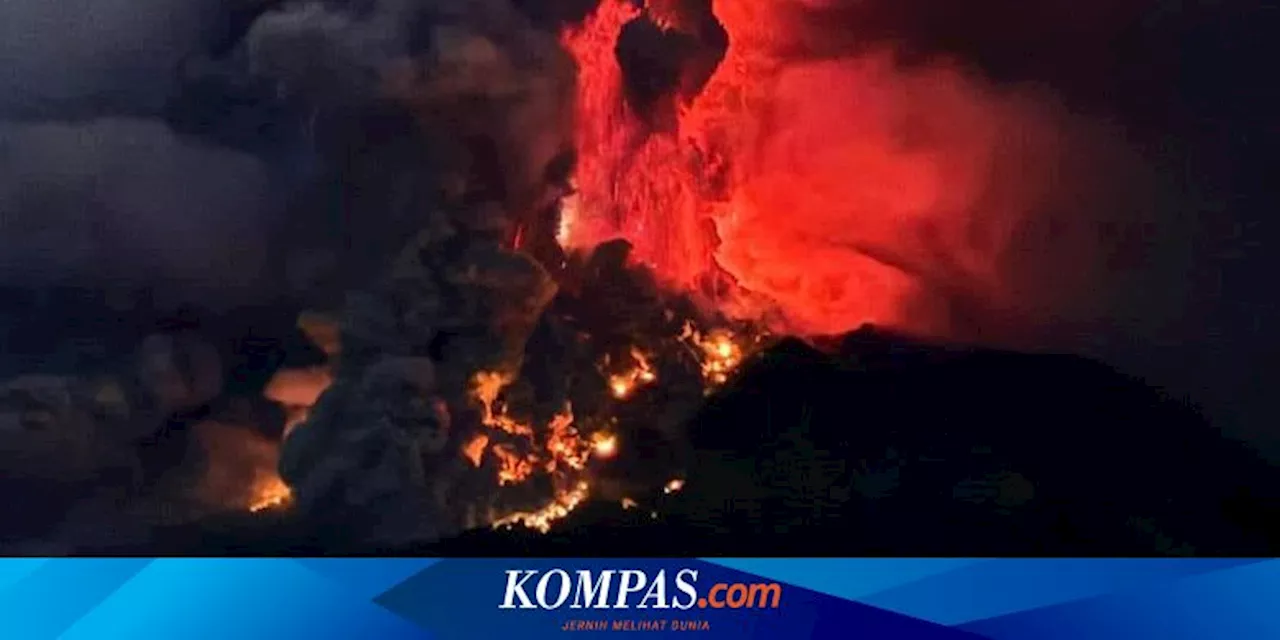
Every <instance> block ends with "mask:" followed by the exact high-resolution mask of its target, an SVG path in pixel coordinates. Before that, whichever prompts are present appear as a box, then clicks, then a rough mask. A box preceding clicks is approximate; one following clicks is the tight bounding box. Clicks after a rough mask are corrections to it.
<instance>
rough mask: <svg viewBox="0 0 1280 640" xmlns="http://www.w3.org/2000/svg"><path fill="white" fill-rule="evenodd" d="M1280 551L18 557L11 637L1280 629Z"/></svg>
mask: <svg viewBox="0 0 1280 640" xmlns="http://www.w3.org/2000/svg"><path fill="white" fill-rule="evenodd" d="M1277 586H1280V561H1276V560H1215V559H1187V560H1068V559H1027V560H978V559H702V560H654V559H646V560H619V559H607V560H606V559H595V560H588V559H483V560H481V559H178V558H174V559H147V558H128V559H8V560H0V609H2V610H3V614H4V615H3V617H0V638H4V639H6V640H8V639H11V638H12V639H15V640H17V639H23V640H26V639H31V640H38V639H43V638H66V639H69V640H91V639H97V638H130V639H141V638H165V639H169V638H208V639H210V640H212V639H215V638H216V639H218V640H224V639H234V640H258V639H262V640H281V639H282V638H295V637H296V638H307V639H309V640H322V639H328V638H335V639H336V638H352V639H356V638H359V639H363V638H373V639H384V640H385V639H392V638H421V639H437V640H455V639H458V640H460V639H464V638H480V639H489V638H520V639H521V640H536V639H539V638H571V637H574V636H577V635H582V636H586V635H589V636H600V635H604V634H617V633H629V632H634V633H639V634H645V635H647V636H649V637H667V636H680V637H698V638H705V639H707V640H710V639H713V638H784V639H793V638H860V639H865V640H879V639H885V640H890V639H892V640H906V639H911V638H919V639H928V640H960V639H967V640H977V639H982V638H986V639H989V640H1021V639H1028V640H1031V639H1036V640H1053V639H1057V638H1063V639H1066V638H1073V639H1074V638H1081V639H1090V640H1100V639H1105V638H1125V639H1129V638H1167V639H1187V640H1190V639H1202V638H1204V639H1207V638H1241V639H1244V638H1270V637H1280V607H1277V606H1276V605H1275V594H1276V588H1277Z"/></svg>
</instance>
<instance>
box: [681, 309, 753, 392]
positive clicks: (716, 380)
mask: <svg viewBox="0 0 1280 640" xmlns="http://www.w3.org/2000/svg"><path fill="white" fill-rule="evenodd" d="M680 340H682V341H683V342H684V343H685V344H687V345H689V346H690V347H691V348H692V349H693V351H694V353H695V355H697V356H698V361H699V362H701V363H702V375H703V378H704V379H706V381H707V383H708V384H710V385H722V384H724V383H725V382H726V381H728V379H729V376H730V375H731V374H733V372H734V371H735V370H736V369H737V368H738V365H740V364H742V360H743V358H744V357H745V354H744V351H743V348H742V346H741V345H740V344H738V341H737V339H736V336H735V335H734V334H733V333H732V332H730V331H728V330H726V329H717V330H714V331H711V332H709V333H707V334H706V335H703V333H702V332H700V331H698V329H697V328H695V327H694V326H693V323H686V324H685V326H684V332H683V333H681V334H680Z"/></svg>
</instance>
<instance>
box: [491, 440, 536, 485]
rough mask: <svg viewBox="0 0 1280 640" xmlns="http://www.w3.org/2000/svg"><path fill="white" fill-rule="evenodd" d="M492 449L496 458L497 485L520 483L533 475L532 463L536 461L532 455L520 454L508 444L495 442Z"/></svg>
mask: <svg viewBox="0 0 1280 640" xmlns="http://www.w3.org/2000/svg"><path fill="white" fill-rule="evenodd" d="M492 451H493V455H495V456H497V458H498V463H499V468H498V485H499V486H507V485H512V484H520V483H522V482H524V481H525V480H528V479H529V476H532V475H533V469H534V464H535V463H536V462H537V459H536V458H534V457H533V456H531V455H530V456H525V455H521V454H520V452H519V451H516V448H515V447H514V446H512V445H509V444H495V445H493V449H492Z"/></svg>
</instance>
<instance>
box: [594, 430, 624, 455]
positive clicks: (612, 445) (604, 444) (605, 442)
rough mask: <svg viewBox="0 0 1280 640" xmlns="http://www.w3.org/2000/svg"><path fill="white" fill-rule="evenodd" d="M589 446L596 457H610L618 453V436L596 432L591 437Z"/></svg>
mask: <svg viewBox="0 0 1280 640" xmlns="http://www.w3.org/2000/svg"><path fill="white" fill-rule="evenodd" d="M591 448H592V449H594V450H595V455H596V457H598V458H612V457H613V456H615V455H617V453H618V437H617V436H614V435H608V434H604V433H597V434H596V435H595V437H593V438H592V445H591Z"/></svg>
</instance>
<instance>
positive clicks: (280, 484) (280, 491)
mask: <svg viewBox="0 0 1280 640" xmlns="http://www.w3.org/2000/svg"><path fill="white" fill-rule="evenodd" d="M292 497H293V492H292V491H291V490H290V489H289V485H287V484H285V483H284V480H281V479H280V476H278V475H274V474H272V475H270V476H267V477H265V478H263V479H262V480H261V481H259V482H256V483H255V484H254V487H253V499H252V500H251V501H250V502H249V511H250V512H251V513H258V512H261V511H267V510H268V509H274V508H277V507H283V506H285V505H287V504H288V503H289V500H290V499H291V498H292Z"/></svg>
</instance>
